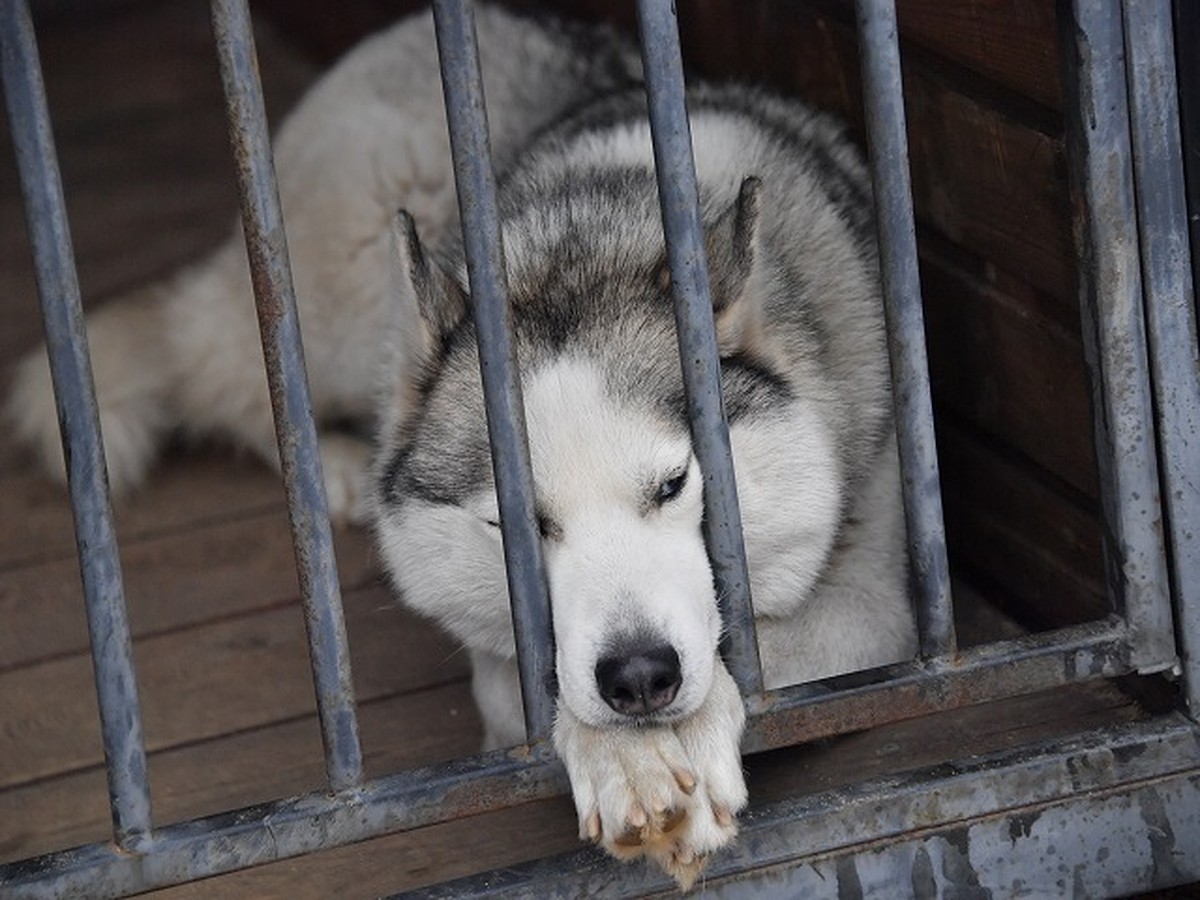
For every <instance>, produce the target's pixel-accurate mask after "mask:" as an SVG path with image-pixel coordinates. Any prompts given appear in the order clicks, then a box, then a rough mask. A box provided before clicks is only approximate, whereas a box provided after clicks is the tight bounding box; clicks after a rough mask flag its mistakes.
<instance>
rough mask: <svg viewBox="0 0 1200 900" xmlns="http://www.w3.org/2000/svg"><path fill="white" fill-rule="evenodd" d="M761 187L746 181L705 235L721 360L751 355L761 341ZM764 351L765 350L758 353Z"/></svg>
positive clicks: (752, 181) (755, 181)
mask: <svg viewBox="0 0 1200 900" xmlns="http://www.w3.org/2000/svg"><path fill="white" fill-rule="evenodd" d="M761 195H762V182H761V181H760V180H759V179H758V178H756V177H754V176H749V177H747V178H745V179H744V180H743V181H742V186H741V189H740V190H739V191H738V196H737V199H736V200H734V202H733V203H732V204H731V205H730V207H729V208H728V209H727V210H725V212H723V213H721V215H720V217H718V219H717V220H716V222H714V223H713V224H712V225H711V226H710V227H709V228H708V229H707V230H706V232H705V244H706V247H705V249H706V250H707V251H708V272H709V285H710V289H711V291H712V302H713V317H714V319H715V320H716V325H717V344H718V346H719V347H720V350H721V355H722V356H730V355H732V354H735V353H751V354H755V353H756V351H758V350H759V349H760V345H761V344H762V342H763V340H764V334H763V329H762V318H763V315H762V291H761V290H760V285H759V284H757V283H756V282H757V281H758V279H757V278H756V277H755V276H756V273H757V271H758V268H759V267H760V266H761V264H762V259H761V256H762V254H761V251H760V246H759V243H760V242H759V237H758V236H759V228H758V218H759V212H760V209H761ZM761 349H765V348H761Z"/></svg>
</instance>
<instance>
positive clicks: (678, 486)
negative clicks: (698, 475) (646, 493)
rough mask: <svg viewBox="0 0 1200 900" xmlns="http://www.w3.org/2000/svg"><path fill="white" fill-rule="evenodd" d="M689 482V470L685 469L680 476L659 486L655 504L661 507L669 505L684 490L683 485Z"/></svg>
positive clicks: (671, 478) (675, 476) (674, 476)
mask: <svg viewBox="0 0 1200 900" xmlns="http://www.w3.org/2000/svg"><path fill="white" fill-rule="evenodd" d="M686 482H687V469H684V470H683V471H682V472H680V473H679V474H678V475H672V476H671V477H670V478H668V479H667V480H666V481H664V482H663V483H662V484H660V485H659V486H658V491H657V492H656V493H655V495H654V502H655V503H657V504H658V505H659V506H662V505H663V504H664V503H668V502H670V501H671V500H674V499H675V498H676V497H678V496H679V492H680V491H682V490H683V485H684V484H685V483H686Z"/></svg>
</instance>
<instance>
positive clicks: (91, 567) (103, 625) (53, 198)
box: [0, 0, 150, 883]
mask: <svg viewBox="0 0 1200 900" xmlns="http://www.w3.org/2000/svg"><path fill="white" fill-rule="evenodd" d="M0 70H2V73H3V80H4V95H5V101H6V104H7V107H8V118H9V123H10V130H11V133H12V139H13V148H14V150H15V152H16V157H17V168H18V170H19V172H20V177H21V190H22V192H23V194H24V199H25V215H26V220H27V222H28V226H29V235H30V242H31V243H32V245H33V255H34V265H35V269H36V273H37V283H38V294H39V296H40V298H41V304H42V320H43V323H44V326H45V332H46V349H47V352H48V353H49V356H50V374H51V377H52V380H53V382H54V400H55V404H56V405H57V407H58V420H59V423H60V427H61V429H62V440H63V456H64V459H65V462H66V469H67V483H68V485H69V487H70V493H71V512H72V515H73V516H74V520H75V541H76V545H77V547H78V556H79V570H80V575H81V576H82V578H83V594H84V602H85V605H86V609H87V622H88V632H89V634H90V636H91V645H92V648H91V649H92V667H93V671H94V673H95V684H96V695H97V700H98V703H99V709H100V731H101V735H102V738H103V743H104V760H105V767H106V769H107V774H108V793H109V805H110V807H111V810H112V819H113V834H114V838H115V841H116V845H117V847H119V848H120V849H121V850H122V851H137V850H138V849H140V848H141V847H142V846H144V844H145V843H146V841H147V839H148V836H149V832H150V788H149V784H148V783H147V780H146V751H145V746H144V743H143V740H142V719H141V707H140V704H139V703H138V690H137V677H136V674H135V672H134V668H133V647H132V643H131V640H130V635H129V622H128V618H127V614H126V609H125V589H124V585H123V580H122V577H121V563H120V559H119V558H118V555H117V538H116V530H115V528H114V525H113V514H112V503H111V501H110V499H109V494H108V476H107V471H106V469H105V463H104V445H103V443H102V441H101V436H100V417H99V412H98V409H97V406H96V393H95V387H94V385H93V382H92V365H91V358H90V356H89V354H88V346H87V330H86V328H85V326H84V321H83V307H82V303H81V300H80V294H79V278H78V274H77V273H76V270H75V257H74V253H73V251H72V249H71V234H70V229H69V228H68V225H67V212H66V204H65V202H64V200H63V190H62V177H61V175H60V173H59V168H58V156H57V153H56V151H55V148H54V137H53V134H52V133H51V129H50V113H49V110H48V109H47V104H46V89H45V85H44V83H43V81H42V69H41V63H40V62H39V59H38V51H37V42H36V39H35V36H34V32H33V21H32V19H31V18H30V14H29V5H28V3H27V2H26V0H12V2H4V3H0ZM0 883H2V882H0Z"/></svg>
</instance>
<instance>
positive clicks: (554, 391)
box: [376, 179, 786, 725]
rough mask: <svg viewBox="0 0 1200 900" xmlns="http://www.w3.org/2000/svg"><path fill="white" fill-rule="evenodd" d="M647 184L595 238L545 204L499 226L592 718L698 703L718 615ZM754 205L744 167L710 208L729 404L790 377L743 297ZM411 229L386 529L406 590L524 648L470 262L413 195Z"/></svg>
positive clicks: (452, 625)
mask: <svg viewBox="0 0 1200 900" xmlns="http://www.w3.org/2000/svg"><path fill="white" fill-rule="evenodd" d="M645 197H646V199H645V200H644V201H643V205H644V206H645V207H646V208H645V209H642V210H638V211H636V212H637V214H631V212H630V211H629V210H623V211H621V217H620V221H619V222H618V221H613V222H608V223H606V222H592V223H589V225H588V228H587V229H586V231H587V232H588V233H589V234H590V235H593V236H597V235H598V236H599V237H598V238H593V240H594V241H599V242H600V243H601V245H602V246H601V247H600V248H599V249H597V248H596V247H595V246H589V247H587V248H586V249H581V247H580V244H579V241H578V239H573V238H572V237H571V235H570V233H569V232H568V229H565V228H564V227H563V226H562V223H561V222H554V221H546V220H538V219H537V217H536V215H535V214H533V213H531V214H530V216H532V218H529V217H527V220H526V221H523V222H518V223H516V224H513V223H511V222H510V223H506V231H505V237H506V251H507V260H508V272H509V279H510V289H511V294H512V306H513V316H514V324H515V331H516V337H517V348H518V356H519V359H520V363H521V380H522V386H523V393H524V403H525V416H526V422H527V428H528V434H529V444H530V452H531V457H532V464H533V475H534V484H535V492H536V505H537V516H538V525H539V527H540V529H541V534H542V538H543V547H544V556H545V561H546V567H547V577H548V581H549V587H550V595H551V603H552V614H553V620H554V636H555V641H556V650H557V655H556V663H557V677H558V684H559V689H560V700H561V702H563V703H566V704H567V705H568V706H569V707H570V709H571V710H572V712H574V713H575V715H576V716H577V717H579V718H580V719H582V720H583V721H585V722H588V723H590V724H593V725H610V724H617V723H621V722H630V721H634V720H637V721H640V720H649V719H656V720H663V721H665V720H671V719H674V718H678V717H683V716H686V715H689V714H691V713H692V712H694V711H695V710H696V709H697V708H698V707H699V706H700V704H701V703H702V702H703V700H704V699H705V697H706V696H707V694H708V691H709V689H710V686H711V683H712V677H713V666H714V664H715V661H716V654H717V644H718V640H719V638H720V630H721V623H720V616H719V613H718V609H717V601H716V596H715V592H714V586H713V581H712V574H711V570H710V566H709V563H708V559H707V556H706V553H705V547H704V538H703V534H702V527H701V526H702V519H703V493H702V489H703V485H702V477H701V473H700V471H699V467H698V465H697V463H696V460H695V458H694V456H693V454H692V448H691V439H690V435H689V432H688V424H687V423H688V418H687V413H686V408H685V401H684V395H683V388H682V377H681V372H680V362H679V356H678V351H677V345H676V339H675V334H674V320H673V316H672V313H671V304H670V300H669V291H670V286H669V278H668V277H667V276H666V269H665V265H664V263H663V255H662V254H663V251H662V239H661V231H659V232H658V238H657V242H656V241H655V239H654V231H655V230H656V229H657V228H658V225H657V212H656V209H654V200H653V198H654V194H653V189H652V184H651V185H650V189H649V190H648V191H647V192H645ZM757 211H758V182H757V180H755V179H747V181H746V182H745V183H743V185H742V188H741V191H740V193H739V194H738V196H737V198H736V199H735V200H734V202H733V203H732V204H730V205H729V206H728V208H727V209H726V210H725V211H724V212H723V213H721V214H719V215H717V216H715V217H714V220H713V222H712V223H711V224H710V226H709V227H708V229H707V239H708V243H709V247H708V250H709V257H710V260H714V261H715V262H714V263H713V273H714V274H713V276H712V285H713V293H714V305H715V312H716V318H717V325H718V336H719V338H720V343H721V350H722V354H723V357H724V358H725V361H726V363H727V365H726V366H725V370H724V376H725V391H726V402H727V404H728V403H729V402H730V398H731V397H733V398H735V399H734V402H735V403H737V402H742V403H745V404H748V405H753V404H754V403H756V402H762V403H769V402H771V400H772V399H776V400H777V399H779V398H778V397H775V398H771V397H768V396H767V395H769V394H772V392H775V393H781V392H782V393H786V386H784V385H783V382H782V380H781V379H780V378H779V377H778V376H776V375H774V374H773V373H771V371H770V366H771V358H772V353H773V350H772V347H771V345H770V343H769V341H768V340H766V339H765V337H763V330H762V327H761V323H760V322H759V320H758V317H759V312H760V311H759V309H758V307H757V305H756V304H755V303H754V302H753V300H752V299H747V298H748V297H750V296H752V294H753V290H752V289H751V288H750V287H749V285H750V284H751V282H752V281H753V268H754V266H753V255H754V224H755V220H756V216H757ZM575 215H576V218H578V215H579V213H578V212H576V214H575ZM636 221H645V222H648V223H651V224H650V225H647V226H645V230H646V231H647V234H646V235H642V236H638V235H632V236H631V235H630V234H629V231H630V230H631V228H632V227H633V226H631V225H630V224H629V223H630V222H636ZM579 224H580V223H579V222H578V221H577V220H575V221H572V223H571V225H572V227H575V228H578V226H579ZM556 231H557V233H558V235H559V239H558V240H557V242H553V243H547V237H546V236H547V235H549V234H551V233H554V232H556ZM606 236H607V237H606ZM605 242H608V243H609V244H611V246H603V245H604V244H605ZM396 243H397V246H398V248H399V251H398V253H397V267H396V275H397V283H398V284H399V286H400V287H399V289H398V293H399V294H400V295H401V296H402V297H407V298H409V299H408V301H407V304H406V305H407V308H409V309H410V314H409V315H407V320H408V321H407V323H406V326H405V337H404V338H403V340H404V341H406V342H407V343H406V345H405V346H403V347H401V351H402V352H401V354H400V356H401V357H402V358H403V359H406V360H407V362H406V363H403V364H401V365H399V366H397V368H396V370H395V372H394V373H393V376H394V377H396V378H397V379H398V381H397V382H396V384H395V385H394V386H393V389H392V394H393V395H394V397H395V398H397V399H396V401H395V402H393V404H392V406H391V409H392V413H393V417H392V419H391V420H390V421H385V422H384V432H383V440H382V453H381V456H380V461H379V465H378V468H377V483H378V486H379V490H378V495H377V504H376V522H377V532H378V537H379V541H380V546H381V548H382V551H383V555H384V559H385V562H386V564H387V567H388V569H389V572H390V575H391V577H392V579H393V582H394V584H395V586H396V587H397V589H398V590H399V592H400V593H401V595H402V597H403V599H404V600H405V602H407V603H408V604H409V605H411V606H414V607H416V608H417V609H420V610H422V611H423V612H425V613H427V614H429V615H431V616H433V617H434V618H435V619H437V620H438V621H439V622H441V623H442V624H443V625H444V626H445V627H447V628H449V629H450V630H451V631H452V632H454V633H455V634H456V636H457V637H459V638H460V639H461V640H463V641H464V642H465V643H466V644H467V645H468V646H472V647H474V648H477V649H482V650H490V651H491V652H495V653H499V654H502V655H511V654H512V652H513V649H512V648H513V641H512V633H511V632H512V626H511V618H510V614H509V610H508V605H507V599H506V598H507V591H506V586H505V575H504V565H503V554H502V547H501V536H500V529H499V527H498V525H499V518H500V514H499V510H498V508H497V501H496V496H495V491H494V483H493V477H492V469H491V462H490V457H489V452H488V441H487V427H486V420H485V414H484V403H483V398H482V392H481V389H480V377H479V369H478V366H479V363H478V348H477V345H476V342H475V335H474V331H473V327H472V324H471V321H470V318H469V316H468V313H467V297H466V292H465V289H464V287H463V284H462V281H463V280H464V278H463V275H462V273H461V267H459V272H458V274H457V275H450V274H448V273H447V272H446V271H445V270H443V269H442V268H441V267H439V266H437V265H434V264H433V263H432V262H431V261H430V260H429V259H428V258H427V256H426V254H425V252H424V250H423V249H422V247H421V244H420V242H419V241H418V239H417V235H416V231H415V229H414V227H413V223H412V220H411V219H410V218H409V217H408V216H407V215H406V214H404V213H402V214H401V215H400V216H399V217H398V220H397V228H396ZM656 246H657V251H655V249H654V248H655V247H656ZM639 248H646V249H639ZM402 317H403V316H402ZM751 349H753V352H751Z"/></svg>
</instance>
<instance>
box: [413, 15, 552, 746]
mask: <svg viewBox="0 0 1200 900" xmlns="http://www.w3.org/2000/svg"><path fill="white" fill-rule="evenodd" d="M433 14H434V24H435V26H436V28H437V41H438V53H439V56H440V59H441V66H442V87H443V90H444V92H445V95H446V117H447V122H448V124H449V126H450V149H451V153H452V154H453V156H454V178H455V183H456V184H457V187H458V204H459V215H460V217H461V219H462V226H463V245H464V248H465V251H466V258H467V274H468V277H469V278H470V282H471V304H472V309H473V310H474V316H473V318H474V321H475V334H476V336H477V338H478V343H479V367H480V372H481V375H482V377H483V389H484V402H485V408H486V413H487V422H488V438H489V440H490V441H491V448H492V470H493V472H494V474H495V480H496V498H497V500H498V501H499V504H500V530H501V536H502V539H503V541H504V557H505V563H506V565H505V570H506V573H507V577H508V595H509V599H510V602H511V605H512V616H513V630H514V632H515V637H516V641H517V664H518V669H519V671H520V675H521V696H522V701H523V703H524V712H525V732H526V735H527V737H528V739H529V740H531V741H536V740H541V739H542V738H544V737H548V736H549V734H550V728H551V726H552V724H553V722H554V696H555V693H556V691H555V682H554V630H553V627H552V622H551V618H550V592H549V588H548V587H547V584H546V568H545V563H544V561H543V559H542V540H541V535H540V533H539V530H538V526H537V512H536V507H535V501H534V490H533V474H532V470H531V468H530V463H529V441H528V437H527V434H526V430H525V407H524V405H523V403H522V400H521V382H520V375H519V373H518V371H517V357H516V346H515V344H514V343H513V337H512V323H511V313H510V310H509V307H508V276H507V274H506V272H505V268H504V246H503V243H502V241H501V236H500V218H499V211H498V209H497V207H496V180H495V176H494V174H493V172H492V152H491V145H490V142H489V139H488V125H487V111H486V109H485V108H484V98H483V81H482V78H481V76H480V71H479V48H478V46H477V44H476V39H475V19H474V15H473V13H472V12H471V7H470V5H469V4H468V3H467V2H465V0H435V2H434V4H433Z"/></svg>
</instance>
